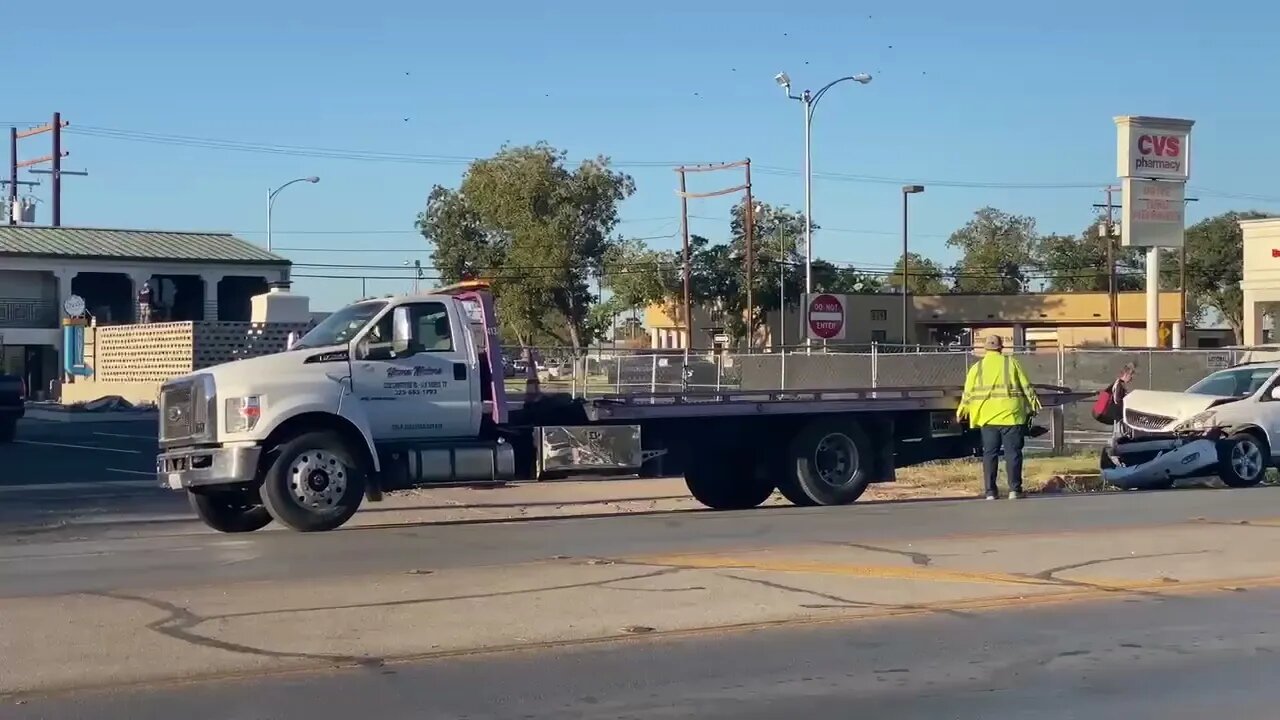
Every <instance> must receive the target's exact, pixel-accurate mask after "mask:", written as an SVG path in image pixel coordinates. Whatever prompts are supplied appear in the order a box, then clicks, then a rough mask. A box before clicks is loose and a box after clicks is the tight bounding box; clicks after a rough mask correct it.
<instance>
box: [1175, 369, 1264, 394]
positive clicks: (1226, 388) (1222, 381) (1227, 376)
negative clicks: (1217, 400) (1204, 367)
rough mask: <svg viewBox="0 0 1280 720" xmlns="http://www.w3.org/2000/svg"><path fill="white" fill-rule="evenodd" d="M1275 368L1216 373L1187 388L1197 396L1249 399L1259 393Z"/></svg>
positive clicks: (1232, 370)
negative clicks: (1259, 389)
mask: <svg viewBox="0 0 1280 720" xmlns="http://www.w3.org/2000/svg"><path fill="white" fill-rule="evenodd" d="M1275 372H1276V369H1275V368H1272V367H1265V368H1257V367H1254V368H1233V369H1231V370H1222V371H1220V372H1216V373H1214V374H1212V375H1210V376H1209V377H1207V378H1205V379H1203V380H1201V381H1200V382H1198V383H1196V384H1195V385H1192V386H1191V387H1189V388H1187V392H1189V393H1195V394H1196V395H1221V396H1223V397H1248V396H1250V395H1252V394H1254V393H1255V392H1257V391H1258V388H1260V387H1262V385H1263V383H1265V382H1266V381H1267V378H1269V377H1271V376H1272V375H1274V374H1275Z"/></svg>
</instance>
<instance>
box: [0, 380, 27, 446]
mask: <svg viewBox="0 0 1280 720" xmlns="http://www.w3.org/2000/svg"><path fill="white" fill-rule="evenodd" d="M26 408H27V388H26V386H25V384H24V383H23V382H22V378H19V377H17V376H16V375H3V374H0V442H13V439H14V437H15V436H17V434H18V420H20V419H21V418H22V416H23V415H24V414H25V413H26V411H27V410H26Z"/></svg>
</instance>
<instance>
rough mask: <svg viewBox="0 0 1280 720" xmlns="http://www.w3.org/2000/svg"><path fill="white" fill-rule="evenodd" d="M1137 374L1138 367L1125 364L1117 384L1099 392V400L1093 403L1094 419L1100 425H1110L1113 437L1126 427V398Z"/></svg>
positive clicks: (1118, 376) (1117, 377) (1116, 380)
mask: <svg viewBox="0 0 1280 720" xmlns="http://www.w3.org/2000/svg"><path fill="white" fill-rule="evenodd" d="M1137 372H1138V366H1136V365H1134V364H1133V363H1131V362H1130V363H1125V364H1124V367H1122V368H1120V374H1119V375H1117V376H1116V379H1115V382H1113V383H1111V385H1109V386H1108V387H1107V388H1106V389H1105V390H1103V391H1101V392H1099V393H1098V398H1097V399H1096V400H1094V401H1093V419H1094V420H1097V421H1098V422H1100V423H1110V424H1111V425H1112V428H1113V430H1112V434H1113V435H1117V434H1119V433H1120V431H1121V430H1120V429H1121V428H1122V427H1123V426H1124V397H1125V395H1128V394H1129V383H1131V382H1133V376H1134V375H1136V374H1137Z"/></svg>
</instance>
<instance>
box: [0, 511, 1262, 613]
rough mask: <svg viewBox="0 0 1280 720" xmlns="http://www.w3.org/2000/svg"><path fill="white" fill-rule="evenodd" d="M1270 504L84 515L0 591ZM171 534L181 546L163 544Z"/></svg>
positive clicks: (861, 538) (1012, 525) (12, 571)
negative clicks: (220, 520) (247, 530)
mask: <svg viewBox="0 0 1280 720" xmlns="http://www.w3.org/2000/svg"><path fill="white" fill-rule="evenodd" d="M1278 508H1280V491H1278V490H1276V489H1274V488H1270V487H1259V488H1253V489H1249V490H1234V491H1227V490H1222V491H1213V490H1203V491H1196V490H1171V491H1166V492H1147V493H1123V494H1122V493H1107V494H1100V495H1091V496H1044V497H1036V498H1029V499H1027V500H1022V501H1017V502H1008V501H1005V502H998V503H988V502H985V501H978V502H975V501H970V500H945V501H916V502H902V503H896V502H887V503H876V504H866V505H858V504H855V505H852V506H847V507H840V508H799V507H787V506H780V507H775V508H760V509H756V510H747V511H741V512H714V511H706V512H692V513H681V514H678V515H662V514H659V515H645V516H618V517H604V518H589V519H574V520H545V521H527V522H521V523H508V524H479V525H457V526H440V525H395V526H389V527H361V528H349V529H341V530H338V531H334V532H329V533H318V534H313V533H292V532H284V531H281V532H257V533H251V534H248V535H238V536H235V537H234V538H233V539H232V538H229V537H228V536H226V535H219V534H214V533H209V532H207V531H203V530H201V531H198V532H193V533H187V532H182V533H177V532H172V531H169V530H166V528H165V525H164V524H156V525H155V526H144V528H145V529H144V530H142V531H140V532H139V534H138V536H137V537H130V538H123V539H95V538H94V535H93V533H94V529H93V528H92V527H83V526H78V527H75V528H72V529H70V530H67V531H61V532H60V531H56V530H48V531H40V532H30V533H24V534H23V535H21V536H20V538H21V543H19V544H8V543H5V542H3V538H2V537H0V597H6V596H18V595H39V594H53V593H66V592H87V591H103V590H109V589H112V588H116V587H134V588H156V587H171V586H175V585H183V584H191V583H203V582H207V581H208V578H210V577H218V578H219V579H220V580H221V581H226V582H237V581H254V580H271V579H274V578H279V577H288V578H290V579H295V580H297V579H311V578H327V577H344V576H350V575H355V574H361V573H381V572H391V573H396V572H406V571H410V570H417V569H422V568H433V569H442V568H466V567H476V566H486V565H508V564H516V563H524V562H531V561H537V560H544V559H547V558H553V557H557V556H564V557H583V556H586V557H599V556H622V555H634V554H641V553H645V554H657V553H672V552H713V551H717V550H733V549H737V548H742V547H753V546H771V545H772V546H776V545H795V544H803V543H823V542H884V541H899V540H912V539H923V538H939V537H947V536H952V535H973V534H975V533H983V534H1003V533H1008V534H1016V533H1023V534H1025V533H1052V532H1066V531H1075V532H1080V531H1090V530H1096V531H1098V532H1104V531H1106V530H1109V529H1120V528H1131V527H1142V526H1148V525H1150V526H1154V525H1168V524H1176V523H1186V522H1189V521H1192V520H1193V519H1195V520H1196V521H1210V522H1212V521H1220V522H1227V523H1236V522H1240V521H1248V520H1251V519H1267V518H1274V517H1276V516H1277V515H1280V513H1278V512H1277V509H1278ZM365 512H376V510H366V511H365ZM68 533H70V534H68ZM73 543H81V544H80V545H76V544H73ZM83 543H91V544H89V545H85V544H83ZM230 544H234V546H235V547H236V548H237V553H239V556H240V557H241V558H244V559H242V560H240V561H237V562H235V563H225V562H223V561H222V555H221V553H220V551H221V550H222V549H224V548H226V547H228V546H229V545H230ZM176 545H181V547H182V548H184V550H185V551H184V552H181V553H178V552H172V551H171V549H172V548H173V547H175V546H176ZM19 550H20V552H19ZM86 552H89V554H88V555H86Z"/></svg>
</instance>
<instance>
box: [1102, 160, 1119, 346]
mask: <svg viewBox="0 0 1280 720" xmlns="http://www.w3.org/2000/svg"><path fill="white" fill-rule="evenodd" d="M1116 189H1117V188H1116V187H1115V186H1113V185H1108V186H1107V187H1106V190H1105V191H1104V192H1106V194H1107V227H1106V235H1105V236H1104V237H1105V239H1106V242H1107V307H1108V310H1107V313H1108V315H1109V317H1110V320H1111V347H1119V346H1120V326H1119V321H1118V320H1117V318H1116V315H1117V311H1118V309H1119V308H1118V307H1117V306H1118V305H1119V296H1118V295H1117V293H1118V292H1119V290H1120V289H1119V288H1118V287H1117V285H1118V284H1119V283H1118V282H1117V278H1116V237H1115V220H1114V218H1115V205H1114V204H1113V203H1112V202H1111V193H1112V192H1114V191H1115V190H1116Z"/></svg>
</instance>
